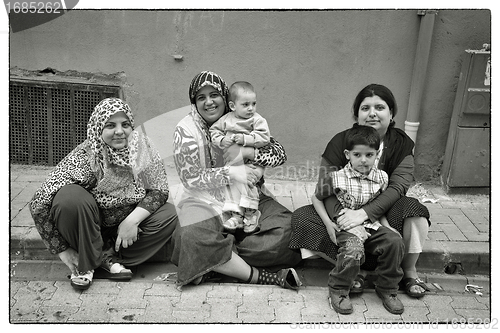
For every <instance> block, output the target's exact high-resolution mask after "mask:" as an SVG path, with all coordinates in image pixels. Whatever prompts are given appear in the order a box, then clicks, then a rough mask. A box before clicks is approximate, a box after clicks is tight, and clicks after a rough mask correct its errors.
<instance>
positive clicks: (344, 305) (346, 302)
mask: <svg viewBox="0 0 500 333" xmlns="http://www.w3.org/2000/svg"><path fill="white" fill-rule="evenodd" d="M328 289H329V291H330V304H331V306H332V307H333V308H334V309H335V311H337V312H338V313H340V314H351V313H353V311H354V309H353V307H352V303H351V299H350V298H349V290H344V289H340V290H339V289H333V288H328Z"/></svg>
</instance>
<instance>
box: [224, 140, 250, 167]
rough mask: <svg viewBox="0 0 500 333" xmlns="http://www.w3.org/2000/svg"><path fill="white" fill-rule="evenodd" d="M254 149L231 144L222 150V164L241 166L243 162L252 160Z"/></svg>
mask: <svg viewBox="0 0 500 333" xmlns="http://www.w3.org/2000/svg"><path fill="white" fill-rule="evenodd" d="M254 158H255V148H253V147H243V146H240V145H238V144H233V145H231V146H229V147H227V148H226V149H225V150H224V163H225V164H226V165H234V164H243V161H244V160H252V161H253V160H254Z"/></svg>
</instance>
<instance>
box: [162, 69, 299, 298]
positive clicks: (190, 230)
mask: <svg viewBox="0 0 500 333" xmlns="http://www.w3.org/2000/svg"><path fill="white" fill-rule="evenodd" d="M189 98H190V101H191V105H192V110H191V112H190V113H189V114H188V115H187V116H186V117H185V118H184V119H182V120H181V121H180V122H179V124H178V125H177V127H176V130H175V133H174V156H175V165H176V168H177V172H178V174H179V177H180V180H181V182H182V184H183V185H184V196H183V197H182V198H181V202H180V203H179V204H178V209H179V223H180V225H181V227H180V228H177V230H176V231H175V235H174V240H175V247H174V252H173V255H172V262H173V263H174V264H176V265H177V266H178V273H177V278H178V281H177V283H178V284H179V285H181V286H182V285H185V284H188V283H193V284H199V283H201V282H202V281H206V279H208V278H209V277H210V276H211V275H213V272H217V273H220V274H223V275H227V276H230V277H233V278H237V279H239V280H242V281H246V282H247V283H258V284H276V285H279V286H282V287H284V288H292V289H297V288H298V287H299V286H300V285H301V282H300V280H299V278H298V276H297V273H296V272H295V270H294V269H293V268H288V267H291V266H294V265H296V264H297V263H299V262H300V261H301V257H300V253H299V251H294V250H290V249H289V248H288V243H289V240H290V234H291V226H290V219H291V215H292V214H291V212H290V211H288V210H287V209H286V208H285V207H283V206H282V205H280V204H279V203H277V202H276V201H275V200H274V199H272V198H271V197H269V196H266V195H265V194H263V193H262V191H260V190H259V192H260V198H259V211H260V212H261V217H260V220H259V224H260V230H259V231H257V232H255V233H253V234H250V235H245V234H244V233H240V234H239V233H238V231H236V232H234V233H229V232H227V231H225V230H224V226H223V224H222V207H223V205H224V199H225V198H224V195H223V194H224V188H225V186H226V185H228V184H230V183H232V182H240V183H245V184H248V185H249V186H258V187H259V189H260V188H261V185H262V181H261V182H259V183H258V184H257V185H256V183H257V182H258V181H259V179H261V175H260V174H259V173H258V172H257V169H256V168H254V167H253V166H252V165H248V164H243V160H247V159H249V160H253V162H254V163H255V164H258V165H261V166H264V167H274V166H277V165H280V164H282V163H284V161H285V159H286V156H285V153H284V150H283V147H282V146H281V145H280V144H279V143H278V142H277V141H275V140H274V139H273V138H271V143H270V144H269V145H267V146H264V147H262V148H253V147H241V150H240V146H237V145H233V146H231V147H230V148H229V149H231V148H232V149H233V150H235V151H236V152H237V153H239V161H240V163H238V162H237V161H235V160H233V156H232V155H234V154H229V155H230V157H229V158H226V159H228V160H230V161H232V162H231V163H230V164H231V165H230V166H228V165H225V163H224V153H226V155H227V154H228V152H227V151H226V152H224V151H222V150H221V149H220V148H218V147H217V146H215V145H214V144H213V143H212V142H211V136H210V132H209V127H210V126H211V125H212V124H213V123H214V122H216V121H217V120H218V119H219V118H220V117H221V116H222V115H224V114H225V113H226V112H227V111H228V110H229V109H228V104H227V103H228V88H227V85H226V83H225V82H224V80H223V79H222V78H221V77H220V76H218V75H217V74H215V73H212V72H208V71H204V72H201V73H199V74H198V75H196V76H195V77H194V78H193V80H192V82H191V85H190V88H189ZM226 157H227V156H226ZM257 267H259V268H257ZM263 267H267V268H269V269H263ZM278 268H282V269H280V270H277V269H278Z"/></svg>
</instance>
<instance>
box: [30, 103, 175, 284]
mask: <svg viewBox="0 0 500 333" xmlns="http://www.w3.org/2000/svg"><path fill="white" fill-rule="evenodd" d="M168 194H169V191H168V183H167V174H166V172H165V168H164V166H163V162H162V160H161V158H160V155H159V153H158V152H157V151H156V149H154V148H153V146H152V143H151V141H150V140H149V139H148V138H147V137H145V136H143V135H142V134H140V133H138V132H136V131H134V118H133V115H132V112H131V110H130V108H129V106H128V105H127V104H125V103H124V102H123V101H122V100H120V99H118V98H107V99H104V100H103V101H101V102H100V103H99V104H98V105H97V106H96V107H95V110H94V112H93V113H92V115H91V116H90V120H89V123H88V126H87V139H86V140H85V141H84V142H83V143H81V144H80V145H79V146H77V147H76V148H75V149H74V150H73V151H72V152H70V153H69V154H68V155H67V156H66V157H65V158H64V159H63V160H62V161H61V162H59V164H58V165H57V166H56V167H55V169H54V170H53V171H52V172H51V174H50V175H49V177H48V178H47V180H45V182H43V183H42V185H41V187H40V188H39V189H38V190H37V191H36V193H35V195H34V197H33V199H32V201H31V202H30V210H31V214H32V216H33V219H34V220H35V225H36V228H37V230H38V232H39V233H40V236H41V237H42V239H43V241H44V243H45V245H46V246H47V248H48V249H49V251H50V252H51V253H53V254H58V255H59V258H60V259H61V260H62V261H63V262H64V263H65V264H66V265H67V266H68V268H69V269H70V271H71V285H72V286H73V287H74V288H76V289H87V288H89V287H90V285H91V283H92V278H93V273H94V269H96V268H98V267H102V268H103V269H104V270H105V271H107V272H108V277H109V278H111V279H120V280H128V279H131V278H132V272H131V270H130V269H127V268H125V267H124V265H126V266H136V265H139V264H141V263H143V262H145V261H146V260H148V259H149V258H151V257H152V256H153V255H155V254H156V253H157V252H158V251H159V250H160V249H161V248H162V247H163V246H165V244H166V243H167V242H168V241H169V240H170V239H171V236H172V234H173V231H174V229H175V228H176V226H177V225H178V219H177V215H176V210H175V207H174V206H173V205H172V204H170V203H167V199H168Z"/></svg>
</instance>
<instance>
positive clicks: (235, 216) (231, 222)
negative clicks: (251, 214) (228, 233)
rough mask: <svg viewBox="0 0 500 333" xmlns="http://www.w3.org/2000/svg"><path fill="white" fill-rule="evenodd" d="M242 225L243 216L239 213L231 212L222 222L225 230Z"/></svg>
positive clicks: (234, 228)
mask: <svg viewBox="0 0 500 333" xmlns="http://www.w3.org/2000/svg"><path fill="white" fill-rule="evenodd" d="M242 226H243V216H242V215H241V214H239V213H236V212H232V216H231V217H230V218H229V219H227V220H226V221H225V222H224V228H226V229H227V230H236V229H237V228H241V227H242Z"/></svg>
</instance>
